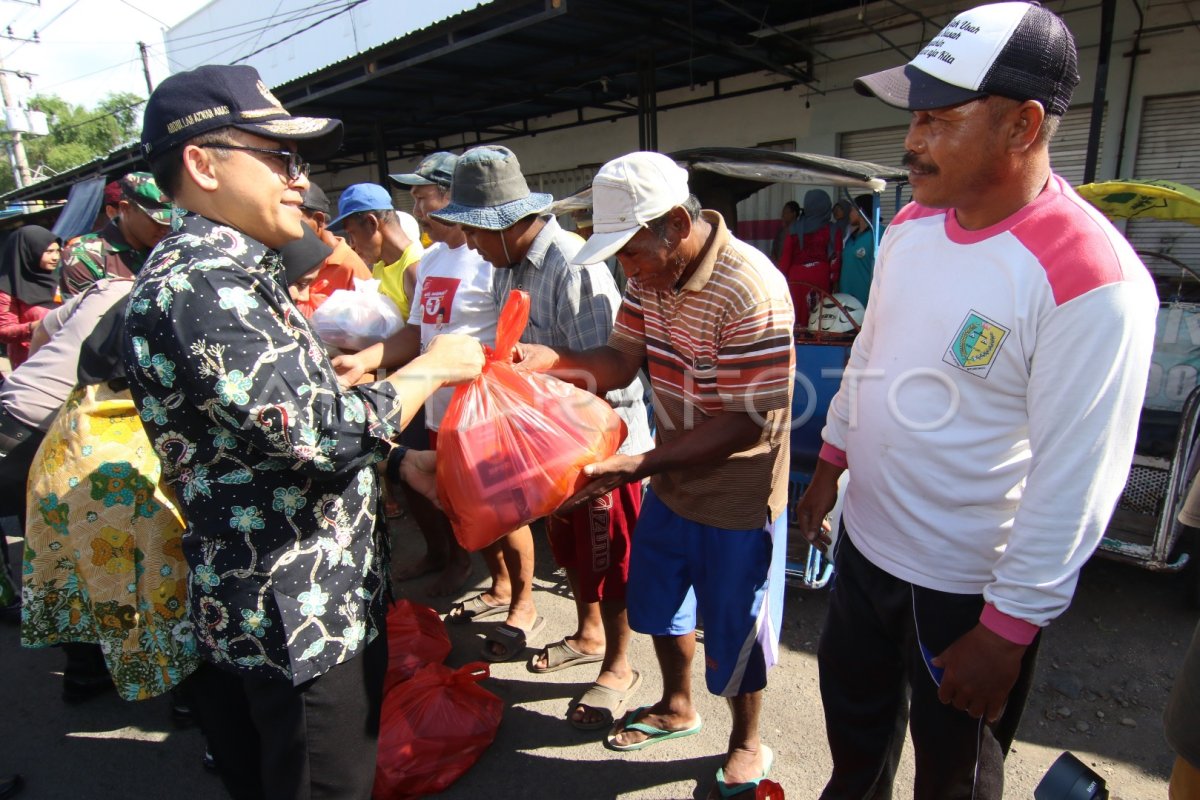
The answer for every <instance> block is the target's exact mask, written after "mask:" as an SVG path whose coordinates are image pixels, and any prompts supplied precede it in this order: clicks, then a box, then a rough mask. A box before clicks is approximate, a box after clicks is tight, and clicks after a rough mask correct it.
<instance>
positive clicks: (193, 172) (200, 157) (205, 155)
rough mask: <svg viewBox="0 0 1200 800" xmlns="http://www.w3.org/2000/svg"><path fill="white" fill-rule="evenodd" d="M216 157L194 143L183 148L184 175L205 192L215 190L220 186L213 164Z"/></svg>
mask: <svg viewBox="0 0 1200 800" xmlns="http://www.w3.org/2000/svg"><path fill="white" fill-rule="evenodd" d="M215 163H216V158H215V157H214V156H213V154H212V152H210V151H209V150H206V149H205V148H203V147H199V146H197V145H194V144H189V145H185V146H184V148H183V171H184V175H185V176H186V177H188V178H190V179H191V180H192V182H193V183H195V184H196V186H197V187H198V188H200V189H201V190H202V191H205V192H215V191H216V190H217V187H218V186H220V181H218V180H217V176H216V171H215V170H214V168H213V167H214V165H215Z"/></svg>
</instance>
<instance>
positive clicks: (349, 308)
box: [309, 278, 404, 351]
mask: <svg viewBox="0 0 1200 800" xmlns="http://www.w3.org/2000/svg"><path fill="white" fill-rule="evenodd" d="M309 322H310V323H311V324H312V327H313V330H314V331H316V333H317V335H318V336H320V337H321V339H323V340H324V341H325V342H327V343H329V344H332V345H335V346H337V347H340V348H342V349H344V350H353V351H357V350H361V349H363V348H364V347H370V346H371V345H373V344H375V343H376V342H382V341H383V340H384V339H386V338H388V337H389V336H391V335H392V334H394V333H396V331H398V330H400V329H401V328H402V327H404V318H403V317H402V316H400V309H399V308H398V307H397V306H396V303H395V301H393V300H392V298H390V297H388V296H387V295H385V294H381V293H380V292H379V281H377V280H359V279H357V278H356V279H355V280H354V290H353V291H350V290H347V289H338V290H337V291H335V292H334V293H333V294H331V295H329V298H328V299H327V300H326V301H325V302H324V303H322V304H321V305H320V307H319V308H318V309H317V310H316V311H315V312H314V313H313V315H312V319H311V320H309Z"/></svg>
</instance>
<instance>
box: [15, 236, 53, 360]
mask: <svg viewBox="0 0 1200 800" xmlns="http://www.w3.org/2000/svg"><path fill="white" fill-rule="evenodd" d="M61 254H62V241H61V240H60V239H59V238H58V237H57V236H55V235H54V234H53V233H51V232H50V231H48V230H46V229H45V228H42V227H40V226H38V225H26V226H25V227H23V228H18V229H17V230H16V231H15V232H14V233H12V234H11V235H10V236H9V237H8V239H7V240H6V241H5V242H4V249H3V254H2V255H0V342H3V343H4V344H6V345H7V346H8V360H9V363H11V364H12V366H13V369H16V368H17V367H18V366H20V364H21V362H23V361H24V360H25V359H26V358H28V357H29V339H30V337H31V336H32V335H33V329H34V327H36V325H37V323H38V322H40V321H41V319H42V317H44V316H46V315H47V314H49V313H50V311H51V310H52V309H54V308H55V307H57V306H59V305H61V304H62V297H61V295H60V294H59V291H58V282H57V275H55V269H56V268H57V267H58V259H59V257H60V256H61Z"/></svg>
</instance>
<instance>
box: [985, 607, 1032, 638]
mask: <svg viewBox="0 0 1200 800" xmlns="http://www.w3.org/2000/svg"><path fill="white" fill-rule="evenodd" d="M979 622H980V624H982V625H983V627H985V628H987V629H988V630H989V631H991V632H992V633H994V634H996V635H997V636H1000V637H1002V638H1005V639H1008V640H1009V641H1010V642H1012V643H1013V644H1029V643H1031V642H1032V641H1033V639H1034V637H1035V636H1037V634H1038V631H1040V630H1041V628H1039V627H1038V626H1037V625H1034V624H1033V623H1032V622H1027V621H1026V620H1023V619H1017V618H1016V617H1010V616H1009V615H1008V614H1005V613H1004V612H1003V611H999V610H997V609H996V607H995V606H994V605H992V604H991V603H988V604H987V605H985V606H984V607H983V613H982V614H980V615H979Z"/></svg>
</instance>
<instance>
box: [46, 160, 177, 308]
mask: <svg viewBox="0 0 1200 800" xmlns="http://www.w3.org/2000/svg"><path fill="white" fill-rule="evenodd" d="M119 184H120V187H121V194H122V197H123V198H124V199H126V200H128V201H129V202H131V203H135V204H136V205H137V206H138V208H140V209H142V210H143V211H145V212H146V213H147V214H148V215H150V218H151V219H153V220H154V221H155V222H158V223H161V224H163V225H170V224H171V210H172V205H171V203H170V201H169V200H167V197H166V195H165V194H163V193H162V191H161V190H160V189H159V188H158V185H157V184H155V182H154V178H153V177H151V175H150V173H148V172H131V173H129V174H128V175H126V176H125V177H123V178H121V180H120V181H119ZM147 255H148V254H147V253H145V252H142V251H139V250H135V249H134V248H133V246H132V245H130V244H129V243H128V242H127V241H126V240H125V237H124V236H123V235H122V234H121V227H120V222H119V218H114V219H112V220H110V221H109V223H108V224H107V225H105V226H104V227H103V228H102V229H101V230H100V231H99V232H97V233H88V234H84V235H83V236H79V237H77V238H75V239H72V240H71V241H70V242H68V243H67V246H66V247H65V248H64V252H63V258H62V266H61V273H60V278H59V285H60V287H61V288H62V292H63V294H64V295H74V294H79V293H80V292H82V291H83V290H84V289H86V288H87V287H89V286H91V285H92V284H93V283H95V282H96V281H97V280H99V279H100V278H103V277H106V276H107V277H116V278H132V277H133V276H134V275H136V274H137V271H138V270H139V269H141V268H142V263H143V262H144V261H145V260H146V256H147Z"/></svg>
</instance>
